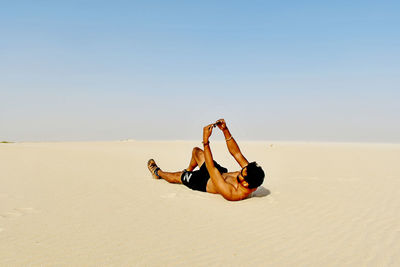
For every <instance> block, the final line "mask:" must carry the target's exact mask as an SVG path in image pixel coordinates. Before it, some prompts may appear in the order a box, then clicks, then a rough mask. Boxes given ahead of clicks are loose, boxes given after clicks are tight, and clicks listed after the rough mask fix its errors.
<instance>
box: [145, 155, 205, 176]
mask: <svg viewBox="0 0 400 267" xmlns="http://www.w3.org/2000/svg"><path fill="white" fill-rule="evenodd" d="M204 161H205V159H204V151H203V150H201V149H200V148H198V147H195V148H193V151H192V157H191V159H190V163H189V167H188V168H187V169H186V170H187V171H193V169H194V168H196V166H201V165H202V164H203V163H204ZM147 167H148V168H149V171H150V172H151V174H152V175H153V178H155V179H160V178H163V179H164V180H166V181H167V182H169V183H178V184H181V183H182V181H181V176H182V173H183V172H164V171H162V170H161V169H160V168H159V167H158V166H157V164H156V162H155V161H154V160H153V159H151V160H149V161H148V162H147Z"/></svg>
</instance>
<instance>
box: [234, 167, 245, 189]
mask: <svg viewBox="0 0 400 267" xmlns="http://www.w3.org/2000/svg"><path fill="white" fill-rule="evenodd" d="M243 169H244V168H243ZM243 169H242V170H241V171H240V174H238V176H237V177H236V179H237V181H238V183H239V184H241V183H242V182H246V184H247V186H245V185H243V184H242V185H243V186H244V187H248V183H247V181H246V179H245V178H244V176H243ZM239 175H241V176H242V177H243V181H240V179H239Z"/></svg>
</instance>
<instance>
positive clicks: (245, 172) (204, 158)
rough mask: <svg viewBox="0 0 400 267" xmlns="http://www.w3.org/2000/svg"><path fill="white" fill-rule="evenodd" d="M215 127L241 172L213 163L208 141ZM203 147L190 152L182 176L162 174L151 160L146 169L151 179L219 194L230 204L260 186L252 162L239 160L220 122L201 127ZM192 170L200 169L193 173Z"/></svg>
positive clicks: (259, 174)
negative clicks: (230, 201)
mask: <svg viewBox="0 0 400 267" xmlns="http://www.w3.org/2000/svg"><path fill="white" fill-rule="evenodd" d="M216 126H218V128H219V129H220V130H221V131H222V132H223V133H224V136H225V140H226V144H227V147H228V150H229V152H230V153H231V155H232V156H233V157H234V158H235V160H236V161H237V162H238V163H239V165H240V167H241V168H242V169H241V170H240V171H236V172H228V170H227V169H226V168H224V167H222V166H220V165H219V164H218V163H217V162H215V161H214V160H213V156H212V154H211V149H210V142H209V140H208V139H209V138H210V136H211V133H212V130H213V128H214V127H216ZM203 146H204V151H203V150H201V149H200V148H198V147H195V148H194V149H193V152H192V158H191V160H190V163H189V167H188V168H187V169H185V170H183V171H182V172H164V171H162V170H161V169H160V168H159V167H158V166H157V164H156V163H155V161H154V160H153V159H150V160H149V161H148V163H147V167H148V168H149V170H150V172H151V174H152V175H153V177H154V178H155V179H160V178H163V179H164V180H166V181H168V182H170V183H179V184H184V185H186V186H187V187H189V188H191V189H193V190H198V191H203V192H208V193H213V194H221V195H222V196H223V197H224V198H225V199H227V200H232V201H234V200H242V199H244V198H246V197H247V196H249V195H250V194H251V193H252V192H254V191H255V190H257V187H258V186H260V185H261V184H262V183H263V181H264V176H265V175H264V171H263V170H262V168H261V167H260V166H258V165H257V163H256V162H251V163H249V162H248V161H247V159H246V158H245V157H244V156H243V154H242V153H241V152H240V149H239V146H238V145H237V143H236V141H235V140H234V139H233V137H232V135H231V133H230V132H229V129H228V127H227V126H226V123H225V120H224V119H220V120H218V121H217V122H216V123H213V124H210V125H207V126H206V127H204V129H203ZM196 166H199V167H200V169H199V170H197V171H193V170H194V169H195V168H196ZM210 178H211V179H210Z"/></svg>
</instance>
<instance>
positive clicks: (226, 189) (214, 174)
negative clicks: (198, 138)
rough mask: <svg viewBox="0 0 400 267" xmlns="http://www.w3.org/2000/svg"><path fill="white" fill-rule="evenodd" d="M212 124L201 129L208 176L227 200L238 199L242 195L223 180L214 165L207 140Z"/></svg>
mask: <svg viewBox="0 0 400 267" xmlns="http://www.w3.org/2000/svg"><path fill="white" fill-rule="evenodd" d="M213 126H214V124H210V125H207V126H206V127H204V129H203V145H204V158H205V164H206V167H207V171H208V173H209V174H210V178H211V180H212V181H213V184H214V185H215V187H216V189H217V191H218V193H219V194H221V195H222V196H223V197H224V198H225V199H227V200H240V199H242V197H241V196H240V195H238V194H237V192H236V190H235V188H234V187H233V185H231V184H228V183H227V182H225V180H224V178H223V177H222V175H221V173H220V172H219V171H218V169H217V168H216V167H215V165H214V160H213V156H212V154H211V149H210V142H209V140H208V139H209V137H210V135H211V133H212V129H213V128H214V127H213Z"/></svg>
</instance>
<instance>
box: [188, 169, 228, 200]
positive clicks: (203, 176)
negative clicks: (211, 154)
mask: <svg viewBox="0 0 400 267" xmlns="http://www.w3.org/2000/svg"><path fill="white" fill-rule="evenodd" d="M214 165H215V167H216V168H217V169H218V171H219V172H220V173H226V172H228V169H227V168H224V167H222V166H221V165H219V164H218V163H217V162H215V161H214ZM209 179H210V174H209V173H208V170H207V167H206V163H205V162H204V163H203V164H202V165H201V167H200V169H199V170H197V171H192V172H188V171H184V172H183V173H182V175H181V181H182V184H184V185H186V186H187V187H189V188H190V189H193V190H198V191H203V192H207V182H208V180H209Z"/></svg>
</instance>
